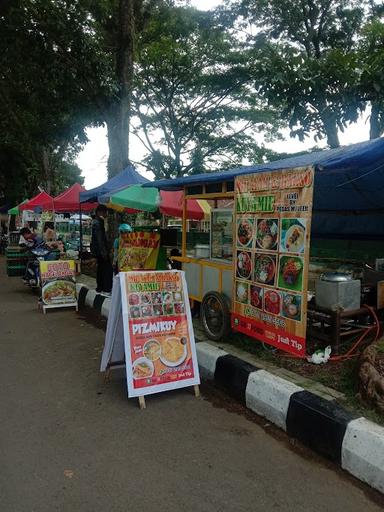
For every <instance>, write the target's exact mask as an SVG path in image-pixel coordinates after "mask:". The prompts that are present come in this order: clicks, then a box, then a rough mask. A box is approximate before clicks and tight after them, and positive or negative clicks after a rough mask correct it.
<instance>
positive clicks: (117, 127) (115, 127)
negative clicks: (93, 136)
mask: <svg viewBox="0 0 384 512" xmlns="http://www.w3.org/2000/svg"><path fill="white" fill-rule="evenodd" d="M120 113H121V109H120V106H119V105H115V106H114V107H111V109H110V115H109V116H108V119H107V129H108V148H109V157H108V176H109V178H112V176H116V174H118V173H119V172H120V171H122V170H123V169H124V168H125V167H127V165H128V154H127V146H128V130H126V129H124V130H123V129H122V122H121V119H120Z"/></svg>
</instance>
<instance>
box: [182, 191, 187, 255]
mask: <svg viewBox="0 0 384 512" xmlns="http://www.w3.org/2000/svg"><path fill="white" fill-rule="evenodd" d="M186 192H187V189H186V187H184V193H183V228H182V238H181V255H182V257H183V258H185V257H186V255H187V201H188V200H187V194H186Z"/></svg>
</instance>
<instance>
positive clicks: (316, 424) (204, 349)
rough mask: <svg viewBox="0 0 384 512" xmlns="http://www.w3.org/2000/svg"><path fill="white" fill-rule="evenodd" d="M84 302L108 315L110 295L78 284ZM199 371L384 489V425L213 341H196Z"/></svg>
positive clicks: (332, 458)
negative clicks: (246, 359)
mask: <svg viewBox="0 0 384 512" xmlns="http://www.w3.org/2000/svg"><path fill="white" fill-rule="evenodd" d="M78 297H79V307H80V308H81V307H82V306H89V307H92V308H94V309H96V310H97V311H99V312H100V313H101V315H102V316H103V317H105V318H107V317H108V313H109V307H110V302H111V301H110V299H109V298H106V297H102V296H101V295H97V294H96V292H95V291H94V290H88V288H86V287H85V286H83V285H81V284H79V285H78ZM196 350H197V358H198V361H199V368H200V375H201V377H202V378H203V379H207V380H213V381H214V382H215V383H217V384H218V385H219V386H220V387H222V388H223V389H225V390H226V392H227V393H228V394H230V395H231V396H232V397H233V398H235V399H236V400H238V401H240V402H241V403H243V404H244V405H245V406H246V407H247V408H249V409H250V410H252V411H254V412H255V413H256V414H258V415H260V416H263V417H265V418H266V419H267V420H268V421H270V422H271V423H274V424H275V425H277V426H278V427H280V428H281V429H283V430H284V431H285V432H287V434H288V435H289V436H291V437H294V438H296V439H298V440H299V441H300V442H302V443H303V444H304V445H306V446H308V447H309V448H311V449H313V450H314V451H316V452H317V453H319V454H321V455H323V456H325V457H326V458H327V459H330V460H332V461H333V462H335V463H337V464H338V465H340V466H341V467H342V468H343V469H345V470H346V471H348V472H349V473H351V474H352V475H354V476H355V477H357V478H359V479H360V480H362V481H364V482H366V483H368V484H369V485H371V486H372V487H374V488H375V489H377V490H379V491H381V492H382V493H384V428H383V427H380V426H379V425H376V424H375V423H372V422H371V421H368V420H366V419H365V418H362V417H357V416H356V415H353V414H352V413H351V412H349V411H347V410H345V409H344V408H343V407H341V406H340V405H338V404H337V403H336V402H334V401H333V400H326V399H325V398H322V397H319V396H318V395H315V394H313V393H311V392H309V391H306V390H305V389H303V388H301V387H299V386H297V385H296V384H293V383H292V382H290V381H288V380H286V379H282V378H281V377H278V376H276V375H273V374H272V373H270V372H268V371H266V370H263V369H260V368H257V367H256V366H254V365H252V364H250V363H248V362H245V361H243V360H242V359H240V358H238V357H236V356H233V355H231V354H228V353H227V352H225V351H224V350H221V349H219V348H217V347H215V346H213V345H211V344H209V343H206V342H199V343H197V345H196Z"/></svg>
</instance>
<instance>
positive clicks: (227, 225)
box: [210, 209, 233, 261]
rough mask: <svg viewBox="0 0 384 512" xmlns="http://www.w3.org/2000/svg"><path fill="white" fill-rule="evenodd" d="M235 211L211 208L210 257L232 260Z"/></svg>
mask: <svg viewBox="0 0 384 512" xmlns="http://www.w3.org/2000/svg"><path fill="white" fill-rule="evenodd" d="M232 252H233V212H232V209H228V210H225V209H212V210H211V240H210V257H211V259H216V260H225V261H231V260H232Z"/></svg>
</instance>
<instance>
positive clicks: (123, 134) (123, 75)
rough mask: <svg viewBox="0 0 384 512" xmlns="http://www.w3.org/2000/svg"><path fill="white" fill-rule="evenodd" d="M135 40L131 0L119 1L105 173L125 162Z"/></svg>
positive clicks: (121, 168)
mask: <svg viewBox="0 0 384 512" xmlns="http://www.w3.org/2000/svg"><path fill="white" fill-rule="evenodd" d="M134 41H135V15H134V0H120V1H119V33H118V41H117V54H116V77H117V80H118V83H119V93H118V101H117V103H116V104H114V105H113V106H112V108H111V112H110V114H111V115H110V119H109V120H108V121H107V126H108V145H109V158H108V175H109V177H112V176H115V175H116V174H118V173H119V172H120V171H121V170H123V169H124V168H125V167H126V166H127V165H128V163H129V120H130V112H131V96H132V79H133V61H134Z"/></svg>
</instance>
